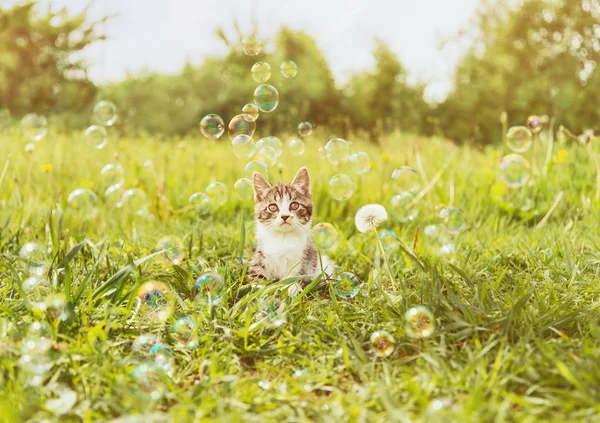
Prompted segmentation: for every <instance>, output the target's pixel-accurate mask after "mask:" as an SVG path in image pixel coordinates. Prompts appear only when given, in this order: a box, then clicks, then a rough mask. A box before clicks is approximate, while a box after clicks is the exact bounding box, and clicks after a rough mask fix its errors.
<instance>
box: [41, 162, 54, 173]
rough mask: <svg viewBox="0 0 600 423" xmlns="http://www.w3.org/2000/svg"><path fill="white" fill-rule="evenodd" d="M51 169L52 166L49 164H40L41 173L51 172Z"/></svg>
mask: <svg viewBox="0 0 600 423" xmlns="http://www.w3.org/2000/svg"><path fill="white" fill-rule="evenodd" d="M52 169H54V168H53V167H52V165H51V164H45V165H44V166H42V173H50V172H52Z"/></svg>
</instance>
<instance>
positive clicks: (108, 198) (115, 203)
mask: <svg viewBox="0 0 600 423" xmlns="http://www.w3.org/2000/svg"><path fill="white" fill-rule="evenodd" d="M124 192H125V191H123V188H121V185H111V186H109V187H108V188H106V191H104V201H105V202H106V204H108V205H109V206H111V207H120V206H121V199H122V198H123V193H124Z"/></svg>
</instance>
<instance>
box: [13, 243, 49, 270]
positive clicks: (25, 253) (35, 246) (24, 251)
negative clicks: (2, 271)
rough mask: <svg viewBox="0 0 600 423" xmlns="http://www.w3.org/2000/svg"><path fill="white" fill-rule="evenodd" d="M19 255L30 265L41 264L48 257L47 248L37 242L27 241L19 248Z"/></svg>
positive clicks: (43, 263)
mask: <svg viewBox="0 0 600 423" xmlns="http://www.w3.org/2000/svg"><path fill="white" fill-rule="evenodd" d="M19 257H21V259H23V260H24V261H25V262H26V263H28V264H29V265H30V266H32V267H38V266H43V265H45V264H46V260H47V258H48V248H47V247H45V246H44V245H42V244H40V243H39V242H27V243H25V244H23V246H22V247H21V249H20V250H19Z"/></svg>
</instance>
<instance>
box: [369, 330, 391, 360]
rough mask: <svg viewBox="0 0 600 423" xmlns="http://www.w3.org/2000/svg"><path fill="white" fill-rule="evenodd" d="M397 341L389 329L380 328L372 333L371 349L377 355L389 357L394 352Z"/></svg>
mask: <svg viewBox="0 0 600 423" xmlns="http://www.w3.org/2000/svg"><path fill="white" fill-rule="evenodd" d="M395 343H396V341H395V340H394V337H393V336H392V334H391V333H389V332H388V331H387V330H378V331H377V332H373V334H372V335H371V350H372V351H373V353H374V354H375V355H376V356H377V357H389V356H390V355H392V353H393V352H394V349H395V348H396V347H395Z"/></svg>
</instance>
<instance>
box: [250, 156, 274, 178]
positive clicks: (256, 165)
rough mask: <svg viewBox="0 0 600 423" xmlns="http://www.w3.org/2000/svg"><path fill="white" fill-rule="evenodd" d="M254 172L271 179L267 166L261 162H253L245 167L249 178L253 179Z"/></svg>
mask: <svg viewBox="0 0 600 423" xmlns="http://www.w3.org/2000/svg"><path fill="white" fill-rule="evenodd" d="M254 172H258V173H260V174H261V175H262V176H264V177H265V178H268V177H269V169H268V168H267V165H266V164H264V163H263V162H259V161H258V160H251V161H249V162H248V164H246V166H245V167H244V173H245V174H246V176H247V177H248V178H252V174H253V173H254Z"/></svg>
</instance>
